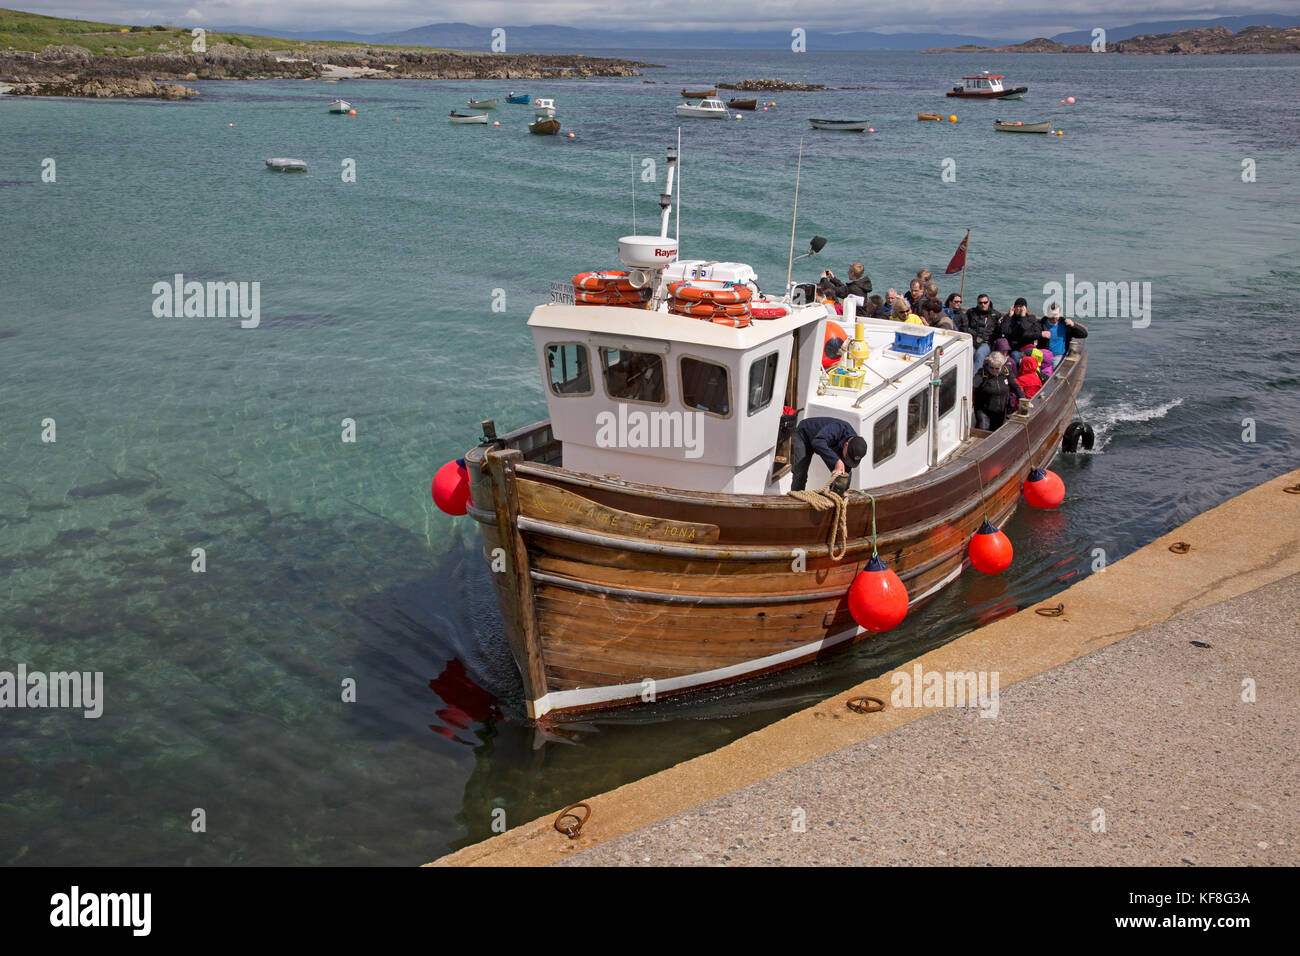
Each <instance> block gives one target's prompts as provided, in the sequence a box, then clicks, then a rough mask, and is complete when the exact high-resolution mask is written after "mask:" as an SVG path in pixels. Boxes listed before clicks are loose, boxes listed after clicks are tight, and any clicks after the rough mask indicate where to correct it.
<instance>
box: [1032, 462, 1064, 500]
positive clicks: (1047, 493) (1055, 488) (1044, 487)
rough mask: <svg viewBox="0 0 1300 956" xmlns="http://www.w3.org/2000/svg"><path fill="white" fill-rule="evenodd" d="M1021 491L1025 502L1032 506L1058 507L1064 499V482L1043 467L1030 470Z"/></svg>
mask: <svg viewBox="0 0 1300 956" xmlns="http://www.w3.org/2000/svg"><path fill="white" fill-rule="evenodd" d="M1021 491H1022V492H1024V495H1025V503H1026V504H1028V505H1029V506H1030V507H1033V508H1059V507H1060V505H1061V502H1062V501H1064V500H1065V482H1063V481H1062V480H1061V476H1060V475H1058V474H1057V473H1056V472H1054V471H1048V470H1047V469H1045V468H1035V469H1034V470H1033V471H1031V472H1030V473H1029V477H1028V478H1026V479H1025V483H1024V486H1023V487H1022V488H1021Z"/></svg>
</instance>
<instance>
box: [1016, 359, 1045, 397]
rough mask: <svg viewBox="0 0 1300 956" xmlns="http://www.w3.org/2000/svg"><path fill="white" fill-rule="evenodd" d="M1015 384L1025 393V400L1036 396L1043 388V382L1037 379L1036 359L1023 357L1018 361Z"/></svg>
mask: <svg viewBox="0 0 1300 956" xmlns="http://www.w3.org/2000/svg"><path fill="white" fill-rule="evenodd" d="M1016 383H1017V384H1018V385H1019V386H1020V388H1021V390H1022V391H1023V392H1024V393H1025V398H1033V397H1034V396H1035V395H1037V394H1038V391H1039V389H1041V388H1042V387H1043V380H1042V379H1041V378H1039V377H1038V359H1036V358H1034V357H1033V356H1032V355H1025V356H1024V357H1023V358H1022V359H1021V360H1020V375H1019V376H1018V377H1017V378H1016Z"/></svg>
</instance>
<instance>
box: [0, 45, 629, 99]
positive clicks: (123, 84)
mask: <svg viewBox="0 0 1300 956" xmlns="http://www.w3.org/2000/svg"><path fill="white" fill-rule="evenodd" d="M646 66H652V64H649V63H639V62H634V61H629V60H613V59H604V58H600V57H588V56H559V55H542V54H495V53H459V52H432V51H420V50H395V49H383V48H370V47H310V46H309V47H305V48H301V49H294V50H276V51H272V50H250V49H247V48H245V47H241V46H234V45H232V44H227V43H218V44H214V45H213V46H212V47H210V48H209V49H208V50H207V52H205V53H148V54H144V55H142V56H104V55H96V54H93V53H91V52H90V51H89V50H86V49H83V48H82V47H70V46H51V47H46V48H45V49H44V50H42V51H41V52H40V53H36V54H33V53H24V52H18V51H12V50H11V51H7V52H0V80H3V81H5V82H7V83H10V84H13V85H14V89H13V92H14V93H16V94H17V93H27V94H33V93H35V94H38V95H45V96H126V97H135V96H162V97H163V98H167V99H171V98H179V97H183V96H189V95H194V93H195V92H196V91H194V90H188V91H187V92H184V93H176V92H175V91H174V90H173V89H172V87H173V85H174V84H169V83H167V82H166V81H168V80H190V81H193V80H251V79H313V78H317V77H321V76H325V75H327V74H328V75H346V76H349V77H352V78H357V79H364V78H368V77H383V78H386V79H422V80H476V79H494V80H517V79H518V80H523V79H547V78H565V79H569V78H584V77H593V76H640V75H641V74H640V69H639V67H646ZM141 83H144V84H148V86H142V85H140V84H141ZM159 83H161V85H160V86H157V91H154V92H141V90H148V89H149V87H150V86H153V85H155V84H159ZM182 89H183V88H182ZM83 90H92V91H93V92H82V91H83Z"/></svg>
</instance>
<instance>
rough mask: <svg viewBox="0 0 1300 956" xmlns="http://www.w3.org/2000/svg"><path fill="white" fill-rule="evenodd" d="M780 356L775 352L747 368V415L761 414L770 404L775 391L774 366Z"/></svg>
mask: <svg viewBox="0 0 1300 956" xmlns="http://www.w3.org/2000/svg"><path fill="white" fill-rule="evenodd" d="M780 358H781V356H780V354H779V353H777V352H773V353H772V354H771V355H765V356H763V357H762V358H761V359H759V360H758V361H756V362H755V363H754V364H753V365H751V366H750V367H749V414H751V415H753V414H755V413H756V412H761V411H762V410H763V409H765V408H767V406H768V405H770V404H772V395H773V394H774V393H775V391H776V366H777V362H778V361H779V360H780Z"/></svg>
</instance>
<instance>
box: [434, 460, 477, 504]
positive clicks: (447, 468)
mask: <svg viewBox="0 0 1300 956" xmlns="http://www.w3.org/2000/svg"><path fill="white" fill-rule="evenodd" d="M429 491H430V493H431V494H432V495H433V503H434V504H435V505H437V506H438V510H439V511H442V512H445V513H446V514H449V515H463V514H464V513H465V510H466V506H467V505H468V504H469V469H468V468H466V467H465V459H464V458H457V459H455V460H454V461H449V462H447V463H446V464H445V465H443V466H442V467H441V468H439V469H438V473H437V474H435V475H434V476H433V485H432V486H431V487H430V489H429Z"/></svg>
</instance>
